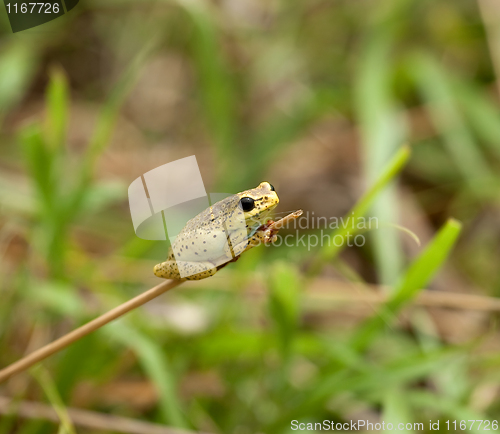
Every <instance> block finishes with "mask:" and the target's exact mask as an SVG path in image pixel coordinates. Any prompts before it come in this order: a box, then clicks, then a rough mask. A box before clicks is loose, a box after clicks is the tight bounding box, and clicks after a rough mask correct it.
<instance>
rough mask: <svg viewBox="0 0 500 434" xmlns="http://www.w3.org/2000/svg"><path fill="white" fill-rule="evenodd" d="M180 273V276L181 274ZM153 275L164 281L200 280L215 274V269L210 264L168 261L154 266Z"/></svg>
mask: <svg viewBox="0 0 500 434" xmlns="http://www.w3.org/2000/svg"><path fill="white" fill-rule="evenodd" d="M179 269H180V270H181V271H182V276H181V272H180V271H179ZM154 273H155V275H156V276H158V277H163V278H164V279H178V280H201V279H205V278H207V277H210V276H213V275H214V274H215V273H217V267H214V264H212V263H211V262H207V261H205V262H186V261H176V260H175V259H169V260H167V261H165V262H162V263H161V264H158V265H155V268H154Z"/></svg>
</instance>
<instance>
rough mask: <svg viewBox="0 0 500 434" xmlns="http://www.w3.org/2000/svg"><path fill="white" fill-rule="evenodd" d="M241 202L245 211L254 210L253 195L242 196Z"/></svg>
mask: <svg viewBox="0 0 500 434" xmlns="http://www.w3.org/2000/svg"><path fill="white" fill-rule="evenodd" d="M240 204H241V208H242V209H243V211H245V212H248V211H252V210H253V209H254V208H255V201H254V200H253V199H252V198H251V197H242V198H241V199H240Z"/></svg>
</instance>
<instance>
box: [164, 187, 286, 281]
mask: <svg viewBox="0 0 500 434" xmlns="http://www.w3.org/2000/svg"><path fill="white" fill-rule="evenodd" d="M278 203H279V199H278V195H277V194H276V191H274V187H273V186H272V185H271V184H269V183H268V182H261V183H260V184H259V186H258V187H257V188H253V189H251V190H246V191H242V192H241V193H238V194H235V195H233V196H230V197H227V198H225V199H223V200H221V201H219V202H217V203H215V204H214V205H213V206H211V207H209V208H207V209H206V210H205V211H203V212H201V213H200V214H198V215H197V216H196V217H194V218H192V219H191V220H189V221H188V222H187V223H186V226H185V227H184V229H183V230H182V231H181V232H180V233H179V235H178V236H177V237H176V239H175V241H174V243H173V244H172V246H171V247H170V249H169V252H168V257H167V260H166V261H165V262H162V263H161V264H158V265H156V266H155V268H154V274H155V275H156V276H158V277H163V278H165V279H186V280H200V279H204V278H206V277H210V276H213V275H214V274H215V273H216V272H217V271H218V270H219V269H220V268H222V267H223V266H224V265H225V264H227V262H229V261H231V260H235V259H237V258H238V257H239V255H241V253H243V252H244V251H246V250H248V249H251V248H252V247H254V246H256V245H258V244H261V243H263V242H270V241H272V239H270V238H269V233H268V232H266V231H265V230H260V229H259V228H260V227H261V226H262V225H263V224H265V223H266V220H267V219H268V215H269V212H270V211H271V210H272V209H274V208H275V207H276V206H277V205H278ZM179 268H180V269H181V270H182V272H179Z"/></svg>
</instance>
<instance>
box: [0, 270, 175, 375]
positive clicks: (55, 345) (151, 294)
mask: <svg viewBox="0 0 500 434" xmlns="http://www.w3.org/2000/svg"><path fill="white" fill-rule="evenodd" d="M182 282H183V281H182V280H166V281H165V282H162V283H160V284H159V285H156V286H155V287H153V288H151V289H149V290H148V291H146V292H143V293H142V294H140V295H138V296H137V297H134V298H132V299H131V300H129V301H127V302H125V303H123V304H121V305H120V306H117V307H115V308H114V309H112V310H110V311H108V312H106V313H105V314H103V315H101V316H99V317H97V318H96V319H94V320H92V321H90V322H88V323H87V324H84V325H83V326H81V327H79V328H77V329H76V330H73V331H72V332H70V333H68V334H66V335H64V336H62V337H60V338H59V339H57V340H55V341H53V342H51V343H49V344H47V345H45V346H43V347H42V348H40V349H38V350H36V351H34V352H33V353H31V354H29V355H27V356H26V357H23V358H22V359H20V360H18V361H17V362H14V363H12V364H11V365H9V366H7V367H6V368H4V369H2V370H1V371H0V383H1V382H2V381H5V380H7V379H8V378H9V377H11V376H12V375H15V374H18V373H19V372H22V371H25V370H26V369H28V368H30V367H31V366H33V365H35V364H36V363H38V362H40V361H42V360H43V359H45V358H47V357H49V356H51V355H52V354H54V353H57V352H58V351H61V350H62V349H63V348H66V347H67V346H68V345H70V344H72V343H73V342H75V341H77V340H78V339H81V338H82V337H84V336H86V335H88V334H89V333H92V332H93V331H95V330H97V329H98V328H100V327H102V326H104V325H106V324H108V323H109V322H111V321H113V320H115V319H117V318H119V317H121V316H122V315H124V314H126V313H127V312H130V311H131V310H133V309H135V308H137V307H139V306H142V305H143V304H145V303H147V302H148V301H151V300H152V299H153V298H156V297H158V296H159V295H161V294H164V293H165V292H167V291H169V290H170V289H173V288H175V287H176V286H178V285H180V284H181V283H182Z"/></svg>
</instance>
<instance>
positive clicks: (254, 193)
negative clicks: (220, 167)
mask: <svg viewBox="0 0 500 434" xmlns="http://www.w3.org/2000/svg"><path fill="white" fill-rule="evenodd" d="M238 196H239V198H240V200H239V204H238V206H239V207H240V209H241V210H242V211H243V214H244V216H245V221H247V222H252V221H253V222H255V223H260V224H264V223H265V219H266V218H267V216H268V215H269V212H270V211H272V210H273V209H274V208H276V206H277V205H278V203H279V201H280V200H279V199H278V195H277V194H276V191H275V190H274V187H273V186H272V185H271V184H269V182H261V183H260V184H259V185H258V187H256V188H252V189H251V190H246V191H242V192H241V193H238ZM252 226H253V225H252Z"/></svg>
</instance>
